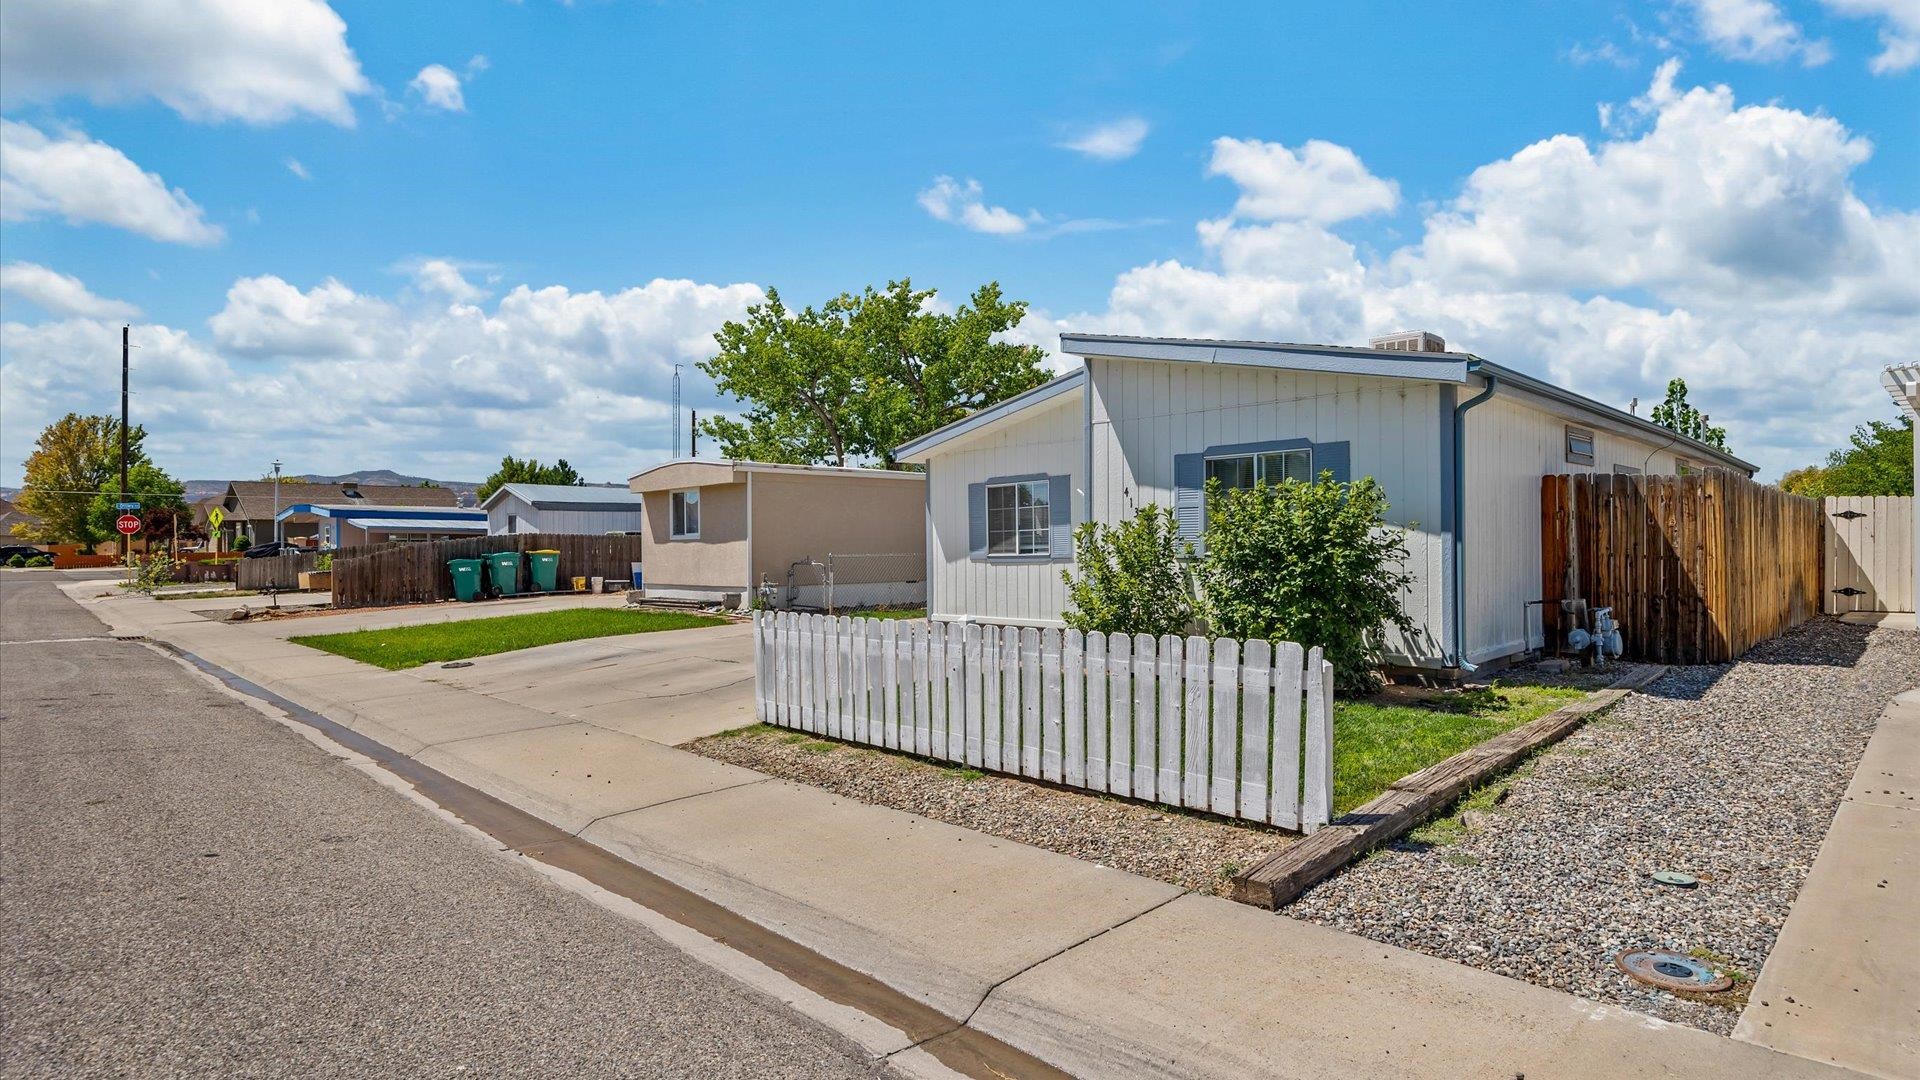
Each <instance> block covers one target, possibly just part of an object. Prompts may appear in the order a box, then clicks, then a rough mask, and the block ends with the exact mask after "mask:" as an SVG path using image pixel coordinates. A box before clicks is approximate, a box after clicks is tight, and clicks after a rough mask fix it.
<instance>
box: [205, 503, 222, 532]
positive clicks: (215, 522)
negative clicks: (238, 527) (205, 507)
mask: <svg viewBox="0 0 1920 1080" xmlns="http://www.w3.org/2000/svg"><path fill="white" fill-rule="evenodd" d="M225 520H227V515H226V512H225V511H223V510H221V509H220V508H219V507H217V506H216V507H214V508H213V509H211V510H209V511H207V524H208V525H209V526H211V527H213V528H215V529H217V528H219V527H220V523H221V522H223V521H225Z"/></svg>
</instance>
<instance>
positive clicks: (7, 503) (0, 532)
mask: <svg viewBox="0 0 1920 1080" xmlns="http://www.w3.org/2000/svg"><path fill="white" fill-rule="evenodd" d="M39 523H40V519H39V518H37V517H35V516H33V515H32V514H29V513H27V512H26V511H25V510H22V509H20V508H19V507H17V506H15V505H14V504H13V501H12V500H11V499H0V544H17V543H20V542H21V540H20V534H19V533H16V532H14V531H13V530H14V527H15V526H18V527H20V528H23V529H24V528H26V527H28V526H30V525H37V524H39Z"/></svg>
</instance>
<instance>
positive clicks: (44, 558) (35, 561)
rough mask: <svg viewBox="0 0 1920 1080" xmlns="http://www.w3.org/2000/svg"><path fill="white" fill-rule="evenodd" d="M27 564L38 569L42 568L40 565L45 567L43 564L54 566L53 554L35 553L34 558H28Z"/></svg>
mask: <svg viewBox="0 0 1920 1080" xmlns="http://www.w3.org/2000/svg"><path fill="white" fill-rule="evenodd" d="M15 558H18V556H15ZM27 565H28V566H31V567H34V568H35V569H38V568H40V567H43V566H52V565H53V556H51V555H35V556H34V557H33V558H31V559H28V560H27Z"/></svg>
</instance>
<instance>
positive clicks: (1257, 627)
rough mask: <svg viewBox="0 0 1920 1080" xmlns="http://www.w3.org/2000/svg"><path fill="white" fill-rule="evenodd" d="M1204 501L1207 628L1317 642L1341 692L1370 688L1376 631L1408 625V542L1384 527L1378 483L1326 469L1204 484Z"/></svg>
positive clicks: (1375, 684)
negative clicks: (1228, 486) (1227, 485)
mask: <svg viewBox="0 0 1920 1080" xmlns="http://www.w3.org/2000/svg"><path fill="white" fill-rule="evenodd" d="M1207 508H1208V515H1207V551H1206V557H1205V559H1204V560H1203V561H1202V563H1201V567H1200V581H1201V595H1202V597H1203V603H1204V606H1205V610H1206V614H1207V620H1208V622H1209V624H1210V627H1211V629H1212V631H1213V633H1215V634H1218V635H1220V636H1221V637H1232V638H1240V639H1242V640H1250V639H1256V638H1265V639H1268V640H1272V641H1295V642H1299V643H1300V644H1302V645H1305V646H1308V647H1312V646H1314V645H1319V646H1322V647H1323V648H1324V649H1325V650H1326V657H1327V660H1328V661H1330V662H1331V663H1332V664H1333V668H1334V678H1335V681H1336V683H1337V684H1338V685H1339V687H1340V689H1341V690H1342V691H1343V692H1345V693H1349V694H1364V693H1371V692H1373V691H1374V690H1377V689H1378V688H1379V685H1380V677H1379V673H1378V671H1377V670H1376V668H1377V665H1378V661H1379V656H1380V630H1381V628H1382V627H1383V626H1386V625H1389V624H1390V625H1393V626H1397V627H1399V628H1400V629H1401V630H1402V631H1405V632H1411V631H1412V629H1413V622H1412V620H1411V619H1409V618H1407V616H1406V613H1405V612H1403V611H1401V610H1400V590H1401V589H1403V588H1405V587H1406V585H1407V584H1408V583H1409V582H1410V581H1411V580H1412V579H1411V578H1410V577H1409V576H1408V575H1406V574H1404V573H1402V572H1401V571H1400V565H1401V563H1402V562H1403V561H1404V560H1405V559H1406V557H1407V546H1406V543H1405V541H1404V540H1402V538H1401V534H1400V532H1399V531H1398V530H1396V529H1392V528H1388V527H1385V524H1384V523H1385V518H1386V511H1387V497H1386V493H1385V492H1383V491H1382V490H1381V488H1380V485H1379V484H1378V483H1377V482H1375V481H1374V479H1373V478H1372V477H1370V476H1368V477H1362V478H1361V479H1359V480H1357V481H1355V482H1353V483H1351V484H1343V483H1339V482H1337V481H1335V480H1334V479H1333V476H1332V474H1331V473H1321V474H1320V479H1319V480H1318V481H1316V482H1314V483H1311V484H1303V483H1301V482H1299V481H1297V480H1283V481H1281V482H1280V483H1279V484H1278V485H1274V486H1269V485H1267V484H1265V483H1261V484H1257V485H1255V486H1254V487H1252V488H1250V489H1245V490H1238V491H1225V490H1223V489H1222V488H1221V487H1220V484H1219V482H1218V481H1210V482H1209V483H1208V485H1207Z"/></svg>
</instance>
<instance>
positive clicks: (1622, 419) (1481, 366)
mask: <svg viewBox="0 0 1920 1080" xmlns="http://www.w3.org/2000/svg"><path fill="white" fill-rule="evenodd" d="M1473 368H1474V370H1475V371H1477V372H1479V373H1480V374H1482V375H1485V374H1487V373H1489V372H1491V373H1492V374H1493V375H1495V376H1497V377H1498V378H1499V379H1500V381H1501V382H1503V383H1510V384H1512V385H1514V386H1516V387H1519V388H1520V389H1522V390H1525V391H1527V392H1529V393H1533V394H1538V395H1540V396H1541V397H1545V398H1551V399H1553V400H1555V401H1558V402H1561V403H1562V404H1565V405H1571V406H1573V407H1574V408H1576V409H1580V410H1581V411H1583V412H1588V413H1592V414H1594V415H1596V416H1601V417H1605V418H1606V419H1608V420H1612V421H1614V422H1615V423H1618V424H1624V425H1626V426H1627V427H1629V428H1632V429H1633V430H1635V431H1638V432H1640V433H1641V434H1643V435H1646V436H1648V437H1650V438H1656V439H1664V440H1668V441H1669V442H1670V445H1669V446H1667V447H1666V449H1670V450H1674V449H1684V450H1686V451H1688V452H1689V453H1692V454H1697V455H1699V456H1701V457H1706V458H1712V459H1713V460H1714V461H1715V462H1717V463H1719V464H1721V465H1728V466H1732V467H1733V468H1736V469H1740V470H1743V471H1745V472H1746V473H1747V474H1748V475H1752V474H1754V473H1757V472H1759V471H1760V467H1759V466H1758V465H1755V464H1754V463H1753V462H1751V461H1748V460H1746V459H1745V458H1740V457H1735V456H1734V455H1732V454H1729V453H1727V452H1726V451H1725V450H1721V449H1718V448H1716V447H1712V446H1708V445H1707V444H1706V443H1703V442H1701V441H1700V440H1698V439H1692V438H1688V437H1687V436H1685V435H1682V434H1680V433H1679V432H1677V431H1674V430H1673V429H1671V428H1664V427H1661V426H1660V425H1659V424H1656V423H1654V422H1653V421H1651V420H1648V419H1647V418H1646V417H1644V416H1635V415H1634V414H1632V413H1630V412H1627V411H1626V410H1624V409H1616V408H1614V407H1613V406H1611V405H1608V404H1607V403H1605V402H1603V401H1595V400H1594V399H1593V398H1590V397H1587V396H1586V395H1584V394H1576V393H1574V392H1573V391H1571V390H1568V389H1566V388H1564V387H1560V386H1555V385H1554V384H1552V383H1550V382H1545V381H1543V380H1540V379H1536V378H1534V377H1533V376H1531V375H1528V374H1527V373H1525V372H1523V371H1515V370H1513V369H1512V368H1508V367H1502V366H1500V365H1499V364H1496V363H1493V362H1492V361H1490V360H1479V359H1477V358H1476V360H1475V363H1474V365H1473Z"/></svg>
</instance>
